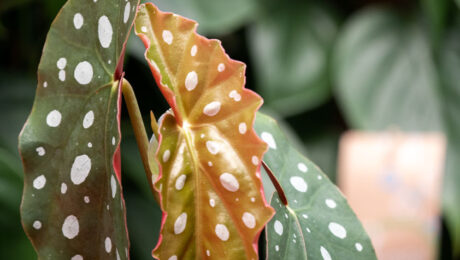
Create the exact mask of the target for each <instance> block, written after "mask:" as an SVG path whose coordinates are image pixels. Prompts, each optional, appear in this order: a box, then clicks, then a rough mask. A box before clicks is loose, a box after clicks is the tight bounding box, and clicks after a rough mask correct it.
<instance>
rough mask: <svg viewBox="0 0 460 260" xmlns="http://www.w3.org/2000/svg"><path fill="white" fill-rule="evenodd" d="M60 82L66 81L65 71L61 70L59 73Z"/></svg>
mask: <svg viewBox="0 0 460 260" xmlns="http://www.w3.org/2000/svg"><path fill="white" fill-rule="evenodd" d="M59 80H60V81H65V70H60V71H59Z"/></svg>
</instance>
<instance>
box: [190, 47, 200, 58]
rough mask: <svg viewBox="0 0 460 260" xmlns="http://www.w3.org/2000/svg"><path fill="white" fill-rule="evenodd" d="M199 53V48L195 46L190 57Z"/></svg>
mask: <svg viewBox="0 0 460 260" xmlns="http://www.w3.org/2000/svg"><path fill="white" fill-rule="evenodd" d="M197 51H198V48H197V47H196V45H193V46H192V48H191V49H190V55H192V56H195V55H196V53H197Z"/></svg>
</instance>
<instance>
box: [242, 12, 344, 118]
mask: <svg viewBox="0 0 460 260" xmlns="http://www.w3.org/2000/svg"><path fill="white" fill-rule="evenodd" d="M336 31H337V25H336V23H335V21H334V19H333V18H332V16H331V14H330V13H329V12H328V11H327V10H325V9H323V8H319V7H317V6H314V5H311V4H310V3H301V4H295V5H282V6H276V9H275V10H271V11H270V12H267V14H266V15H265V16H263V17H262V18H261V19H260V20H258V21H257V23H255V24H254V26H252V27H251V28H250V30H249V31H248V38H249V47H250V50H251V52H250V53H251V54H252V58H253V60H254V68H255V70H256V76H257V78H256V79H257V86H258V90H259V92H260V93H261V95H262V96H263V97H264V99H265V105H266V106H269V107H270V108H272V109H273V110H275V111H277V113H280V114H282V115H291V114H294V113H299V112H302V111H305V110H308V109H312V108H314V107H316V106H318V105H320V104H322V103H323V102H324V101H326V100H327V99H328V98H329V97H330V92H331V91H330V82H329V80H328V79H329V75H328V71H329V69H328V68H329V54H330V50H331V47H332V43H333V41H334V39H335V35H336ZM286 104H289V105H288V106H287V105H286Z"/></svg>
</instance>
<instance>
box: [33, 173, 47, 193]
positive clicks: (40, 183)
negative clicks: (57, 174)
mask: <svg viewBox="0 0 460 260" xmlns="http://www.w3.org/2000/svg"><path fill="white" fill-rule="evenodd" d="M45 184H46V178H45V176H44V175H43V174H42V175H40V176H38V177H37V178H35V179H34V182H33V185H34V188H35V189H37V190H41V189H43V187H45Z"/></svg>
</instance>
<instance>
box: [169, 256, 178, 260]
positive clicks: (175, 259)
mask: <svg viewBox="0 0 460 260" xmlns="http://www.w3.org/2000/svg"><path fill="white" fill-rule="evenodd" d="M168 260H177V256H176V255H173V256H171V257H169V258H168Z"/></svg>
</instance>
